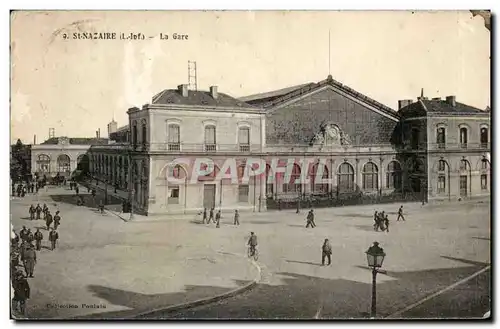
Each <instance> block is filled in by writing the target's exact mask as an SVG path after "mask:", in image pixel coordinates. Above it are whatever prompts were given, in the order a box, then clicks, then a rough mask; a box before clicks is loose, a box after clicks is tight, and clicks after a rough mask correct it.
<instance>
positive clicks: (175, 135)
mask: <svg viewBox="0 0 500 329" xmlns="http://www.w3.org/2000/svg"><path fill="white" fill-rule="evenodd" d="M180 149H181V146H180V127H179V126H178V125H169V126H168V150H169V151H180Z"/></svg>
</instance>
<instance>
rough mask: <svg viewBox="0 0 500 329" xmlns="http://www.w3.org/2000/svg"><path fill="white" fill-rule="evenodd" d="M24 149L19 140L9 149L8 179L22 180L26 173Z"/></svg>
mask: <svg viewBox="0 0 500 329" xmlns="http://www.w3.org/2000/svg"><path fill="white" fill-rule="evenodd" d="M26 161H27V159H26V147H25V145H24V144H23V142H21V140H20V139H18V140H17V142H16V144H15V145H13V146H12V147H11V160H10V177H11V179H12V180H13V181H17V180H19V179H22V178H23V177H24V176H25V175H27V174H29V173H28V163H27V162H26Z"/></svg>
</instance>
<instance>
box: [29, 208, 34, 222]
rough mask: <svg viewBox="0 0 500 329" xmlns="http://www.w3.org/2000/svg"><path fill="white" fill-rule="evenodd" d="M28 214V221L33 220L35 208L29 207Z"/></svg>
mask: <svg viewBox="0 0 500 329" xmlns="http://www.w3.org/2000/svg"><path fill="white" fill-rule="evenodd" d="M29 213H30V220H33V219H35V207H34V206H33V205H30V209H29Z"/></svg>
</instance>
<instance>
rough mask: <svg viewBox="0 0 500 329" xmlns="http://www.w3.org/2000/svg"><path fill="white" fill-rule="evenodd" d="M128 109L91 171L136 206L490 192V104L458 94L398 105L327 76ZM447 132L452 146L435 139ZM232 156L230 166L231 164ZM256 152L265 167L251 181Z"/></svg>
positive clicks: (179, 92)
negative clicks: (238, 94)
mask: <svg viewBox="0 0 500 329" xmlns="http://www.w3.org/2000/svg"><path fill="white" fill-rule="evenodd" d="M452 101H453V102H452ZM450 104H455V105H450ZM128 115H129V129H125V128H120V129H118V130H117V131H115V132H114V133H113V135H112V139H115V138H116V141H115V143H114V144H109V145H101V146H95V147H92V148H91V149H90V150H89V152H90V161H91V166H90V171H91V172H92V174H93V175H94V177H96V178H98V179H100V180H105V181H108V182H109V183H110V184H116V185H117V186H118V187H119V188H120V189H124V190H128V191H129V196H130V198H133V202H134V209H136V210H137V211H138V212H141V213H144V214H148V215H154V214H178V213H194V212H199V211H201V210H203V208H211V207H214V208H216V209H221V210H231V211H232V210H234V209H240V210H243V211H265V210H266V209H267V208H268V207H270V205H272V204H276V203H280V202H289V201H294V200H295V201H296V200H310V199H311V198H315V199H318V200H327V201H328V200H329V202H331V203H335V202H336V201H335V200H337V201H338V200H347V199H350V200H353V198H355V200H358V201H359V202H363V201H362V198H365V197H367V198H371V199H370V200H371V201H370V202H379V201H380V200H382V199H383V198H384V197H390V198H392V199H393V200H405V199H407V198H408V196H409V195H410V196H412V197H413V198H414V199H415V198H416V199H418V200H422V199H423V200H428V199H440V198H448V199H450V200H451V199H457V198H459V197H461V198H468V197H474V196H488V195H489V193H490V185H491V183H490V176H489V175H490V174H489V140H490V137H489V136H490V132H489V124H490V121H489V120H490V119H489V113H488V112H483V111H480V110H478V109H474V108H471V107H468V106H466V105H464V104H461V103H456V101H455V99H454V98H453V100H452V99H450V101H449V102H448V101H441V100H440V101H438V100H436V99H433V100H432V101H429V100H427V99H426V98H423V97H421V98H419V99H418V100H417V101H416V102H412V101H408V100H405V101H400V109H399V111H394V110H391V109H390V108H388V107H386V106H384V105H382V104H380V103H378V102H376V101H375V100H372V99H370V98H368V97H366V96H364V95H362V94H360V93H358V92H356V91H354V90H352V89H351V88H349V87H347V86H345V85H342V84H340V83H339V82H336V81H335V80H333V79H332V78H331V77H330V76H329V77H328V79H326V80H323V81H320V82H318V83H310V84H305V85H300V86H297V87H291V88H286V89H284V90H280V91H276V92H270V93H266V94H262V95H254V96H249V97H245V98H241V99H235V98H232V97H230V96H228V95H226V94H223V93H219V92H218V90H217V88H216V87H211V88H210V91H208V92H205V91H190V90H187V86H185V85H181V86H179V87H178V89H169V90H164V91H162V92H161V93H159V94H157V95H155V96H154V97H153V98H152V102H151V103H150V104H146V105H144V106H143V107H142V108H141V109H139V108H131V109H129V111H128ZM443 127H445V128H446V129H445V130H444V135H440V136H439V137H438V136H437V133H438V131H437V129H438V128H443ZM464 127H466V128H467V137H466V138H467V142H466V143H463V140H462V141H461V140H460V134H461V130H460V129H461V128H464ZM485 128H486V129H487V130H484V129H485ZM481 129H482V130H481ZM481 131H482V132H483V135H481ZM441 132H443V130H440V133H441ZM485 132H486V133H485ZM462 134H463V130H462ZM486 135H487V136H488V137H487V141H486V142H485V138H486V137H485V136H486ZM442 136H445V137H444V143H445V144H446V147H444V148H443V147H442V145H441V144H442V143H441V142H442V140H441V139H439V143H437V142H436V141H437V140H438V138H443V137H442ZM481 136H483V137H481ZM463 138H464V137H462V139H463ZM481 138H482V139H481ZM438 144H439V145H438ZM463 144H467V146H466V147H464V146H463ZM180 158H182V159H183V161H182V162H179V163H177V164H174V162H175V161H177V160H179V159H180ZM196 159H198V160H199V159H208V160H209V161H211V162H213V168H214V174H213V175H211V174H207V175H205V176H203V175H202V176H201V177H194V178H193V168H195V167H196V168H198V169H199V167H200V163H197V162H196ZM228 159H230V161H233V162H234V166H232V165H231V166H229V168H228V167H227V164H228ZM255 159H258V160H261V161H262V163H263V164H264V165H265V171H264V170H262V171H263V173H262V174H260V175H257V176H255V177H251V178H250V179H249V180H244V179H243V178H242V177H244V176H245V174H244V173H245V172H246V173H248V171H245V170H251V169H249V165H248V163H250V162H252V161H253V160H255ZM484 159H486V160H487V163H486V164H485V162H484V161H483V160H484ZM440 161H441V162H440ZM442 161H445V164H447V165H446V168H445V169H444V170H443V162H442ZM202 166H203V165H202ZM464 166H465V167H464ZM319 167H321V168H323V170H320V171H317V170H318V168H319ZM228 169H229V171H231V172H232V171H233V170H236V171H237V173H238V175H237V180H236V181H232V182H231V181H230V180H227V179H225V180H224V179H223V180H215V179H214V176H215V175H216V174H217V173H219V172H222V173H227V171H226V170H228ZM261 169H263V168H261ZM288 170H290V171H289V173H291V177H292V179H291V180H289V181H286V180H285V178H284V172H288ZM167 175H170V176H172V175H173V176H175V177H176V178H177V179H178V181H177V182H171V181H168V180H167V178H166V177H167ZM318 175H321V176H322V178H323V179H328V181H327V183H325V182H318ZM485 176H486V178H485ZM287 177H289V176H287ZM464 177H466V178H464ZM287 179H288V178H287ZM356 198H357V199H356ZM377 200H378V201H377ZM342 202H343V201H342Z"/></svg>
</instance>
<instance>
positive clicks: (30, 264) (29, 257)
mask: <svg viewBox="0 0 500 329" xmlns="http://www.w3.org/2000/svg"><path fill="white" fill-rule="evenodd" d="M23 262H24V270H25V271H26V275H27V276H28V277H30V278H32V277H33V272H34V271H35V264H36V251H35V247H34V246H33V245H32V244H30V245H29V246H28V248H27V249H26V251H25V252H24V259H23Z"/></svg>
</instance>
